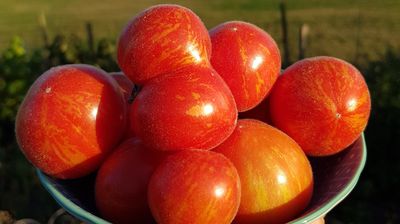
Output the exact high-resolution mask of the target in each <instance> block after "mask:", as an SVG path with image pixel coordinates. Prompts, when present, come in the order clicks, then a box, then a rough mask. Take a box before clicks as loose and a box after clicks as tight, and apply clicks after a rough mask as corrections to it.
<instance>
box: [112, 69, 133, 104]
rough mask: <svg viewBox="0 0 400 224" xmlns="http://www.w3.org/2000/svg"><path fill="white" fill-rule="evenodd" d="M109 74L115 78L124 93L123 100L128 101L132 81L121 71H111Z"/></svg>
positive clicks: (131, 89)
mask: <svg viewBox="0 0 400 224" xmlns="http://www.w3.org/2000/svg"><path fill="white" fill-rule="evenodd" d="M109 74H110V75H111V77H113V78H114V79H115V81H117V83H118V85H119V87H120V90H121V92H122V94H123V95H124V98H125V102H129V100H130V98H131V95H132V91H133V88H134V87H135V85H134V84H133V82H132V81H131V80H130V79H129V78H128V77H126V75H125V74H124V73H122V72H111V73H109Z"/></svg>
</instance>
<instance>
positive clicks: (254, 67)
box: [210, 21, 281, 112]
mask: <svg viewBox="0 0 400 224" xmlns="http://www.w3.org/2000/svg"><path fill="white" fill-rule="evenodd" d="M210 37H211V43H212V56H211V64H212V66H213V67H214V69H215V70H216V71H217V72H218V74H220V75H221V77H222V78H223V79H224V80H225V82H226V83H227V84H228V86H229V88H230V89H231V91H232V94H233V96H234V97H235V100H236V104H237V108H238V111H239V112H242V111H246V110H249V109H251V108H253V107H255V106H256V105H257V104H259V103H260V102H261V101H262V100H263V99H264V98H265V96H266V95H267V94H268V92H269V91H270V89H271V87H272V85H273V84H274V82H275V81H276V79H277V77H278V74H279V72H280V69H281V56H280V53H279V48H278V45H277V44H276V43H275V41H274V39H272V37H271V36H270V35H269V34H268V33H267V32H265V31H264V30H262V29H260V28H258V27H257V26H255V25H253V24H250V23H245V22H239V21H233V22H226V23H223V24H220V25H218V26H217V27H215V28H213V29H212V30H210Z"/></svg>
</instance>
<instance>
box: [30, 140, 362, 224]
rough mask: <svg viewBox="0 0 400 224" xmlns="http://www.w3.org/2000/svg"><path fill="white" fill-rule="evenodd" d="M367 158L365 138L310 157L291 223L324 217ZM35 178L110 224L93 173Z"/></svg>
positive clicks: (74, 208) (81, 215)
mask: <svg viewBox="0 0 400 224" xmlns="http://www.w3.org/2000/svg"><path fill="white" fill-rule="evenodd" d="M366 157H367V147H366V144H365V139H364V135H361V136H360V137H359V138H358V139H357V140H356V141H355V142H354V143H353V144H352V145H351V146H349V147H348V148H347V149H345V150H343V151H342V152H340V153H338V154H336V155H333V156H329V157H316V158H310V162H311V165H312V168H313V172H314V184H315V185H314V194H313V197H312V199H311V202H310V204H309V206H308V207H307V209H306V210H305V212H304V213H303V214H302V215H301V216H299V217H298V218H296V219H295V220H293V221H291V222H290V223H291V224H294V223H310V222H312V221H314V220H316V219H318V218H320V217H323V216H324V215H325V214H326V213H328V212H329V211H330V210H331V209H333V208H334V207H335V206H336V205H337V204H338V203H339V202H341V201H342V200H343V199H344V198H346V196H347V195H349V193H350V192H351V191H352V190H353V188H354V187H355V186H356V183H357V181H358V179H359V177H360V174H361V171H362V170H363V168H364V165H365V162H366ZM37 175H38V176H39V179H40V181H41V183H42V184H43V186H44V188H45V189H46V190H47V191H48V192H49V193H50V194H51V196H52V197H53V198H54V199H55V200H56V201H57V202H58V204H60V206H62V207H63V208H64V209H65V210H66V211H68V212H69V213H70V214H71V215H73V216H75V217H76V218H78V219H80V220H82V221H84V222H88V223H99V224H105V223H110V222H108V221H106V220H104V219H102V218H101V216H100V215H99V214H98V212H97V210H96V207H95V202H94V181H95V177H96V174H91V175H89V176H87V177H84V178H80V179H74V180H59V179H55V178H52V177H49V176H47V175H46V174H44V173H42V172H41V171H40V170H37Z"/></svg>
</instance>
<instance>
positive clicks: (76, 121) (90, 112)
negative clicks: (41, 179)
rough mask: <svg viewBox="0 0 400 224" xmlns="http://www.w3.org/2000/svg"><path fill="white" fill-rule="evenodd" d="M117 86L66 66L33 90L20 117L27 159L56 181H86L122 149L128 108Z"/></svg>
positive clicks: (86, 69) (98, 73)
mask: <svg viewBox="0 0 400 224" xmlns="http://www.w3.org/2000/svg"><path fill="white" fill-rule="evenodd" d="M118 88H119V87H118V84H117V83H116V82H115V80H113V79H112V78H111V77H110V76H109V75H108V74H107V73H105V72H104V71H102V70H100V69H97V68H95V67H93V66H89V65H63V66H58V67H54V68H52V69H50V70H48V71H47V72H45V73H44V74H43V75H41V76H40V77H39V78H38V79H37V80H36V81H35V82H34V84H33V85H32V86H31V88H30V89H29V91H28V93H27V94H26V96H25V98H24V101H23V102H22V104H21V106H20V108H19V110H18V114H17V117H16V124H15V126H16V127H15V131H16V137H17V141H18V144H19V146H20V149H21V151H22V152H23V153H24V155H25V156H26V158H27V159H28V160H29V161H30V162H31V163H32V164H33V165H34V166H36V167H38V168H39V169H41V170H42V171H43V172H45V173H47V174H49V175H51V176H53V177H57V178H61V179H70V178H78V177H82V176H85V175H87V174H89V173H91V172H93V171H94V170H95V169H97V168H98V167H99V166H100V164H101V162H102V161H103V160H104V158H105V157H106V155H107V154H108V153H109V152H110V151H111V150H112V149H113V148H114V147H115V146H116V145H117V144H118V143H119V141H120V139H121V137H122V135H123V133H124V132H125V127H126V104H125V102H124V100H123V96H122V94H121V92H120V91H119V89H118Z"/></svg>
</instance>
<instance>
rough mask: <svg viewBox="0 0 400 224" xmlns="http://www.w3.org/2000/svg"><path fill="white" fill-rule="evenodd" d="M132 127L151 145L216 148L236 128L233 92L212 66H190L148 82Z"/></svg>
mask: <svg viewBox="0 0 400 224" xmlns="http://www.w3.org/2000/svg"><path fill="white" fill-rule="evenodd" d="M130 119H131V126H132V127H133V130H134V131H135V134H136V136H138V137H139V138H141V139H142V140H143V143H144V144H146V145H147V146H148V147H149V148H154V149H157V150H165V151H169V150H185V149H205V150H208V149H211V148H213V147H215V146H217V145H218V144H220V143H221V142H223V141H224V140H225V139H226V138H227V137H228V136H229V135H230V134H231V133H232V131H233V129H234V128H235V125H236V120H237V110H236V105H235V101H234V99H233V96H232V94H231V92H230V90H229V88H228V87H227V86H226V84H225V82H224V81H223V80H222V79H221V77H220V76H219V75H218V74H217V73H216V72H215V71H214V70H212V69H211V68H203V67H191V68H190V69H185V70H179V71H176V72H174V73H171V74H169V75H167V76H162V77H158V78H156V79H153V80H151V81H150V82H148V83H147V84H146V85H144V86H143V88H142V89H141V91H140V93H139V94H138V95H137V97H136V99H135V100H134V102H133V104H132V107H131V114H130Z"/></svg>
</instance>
